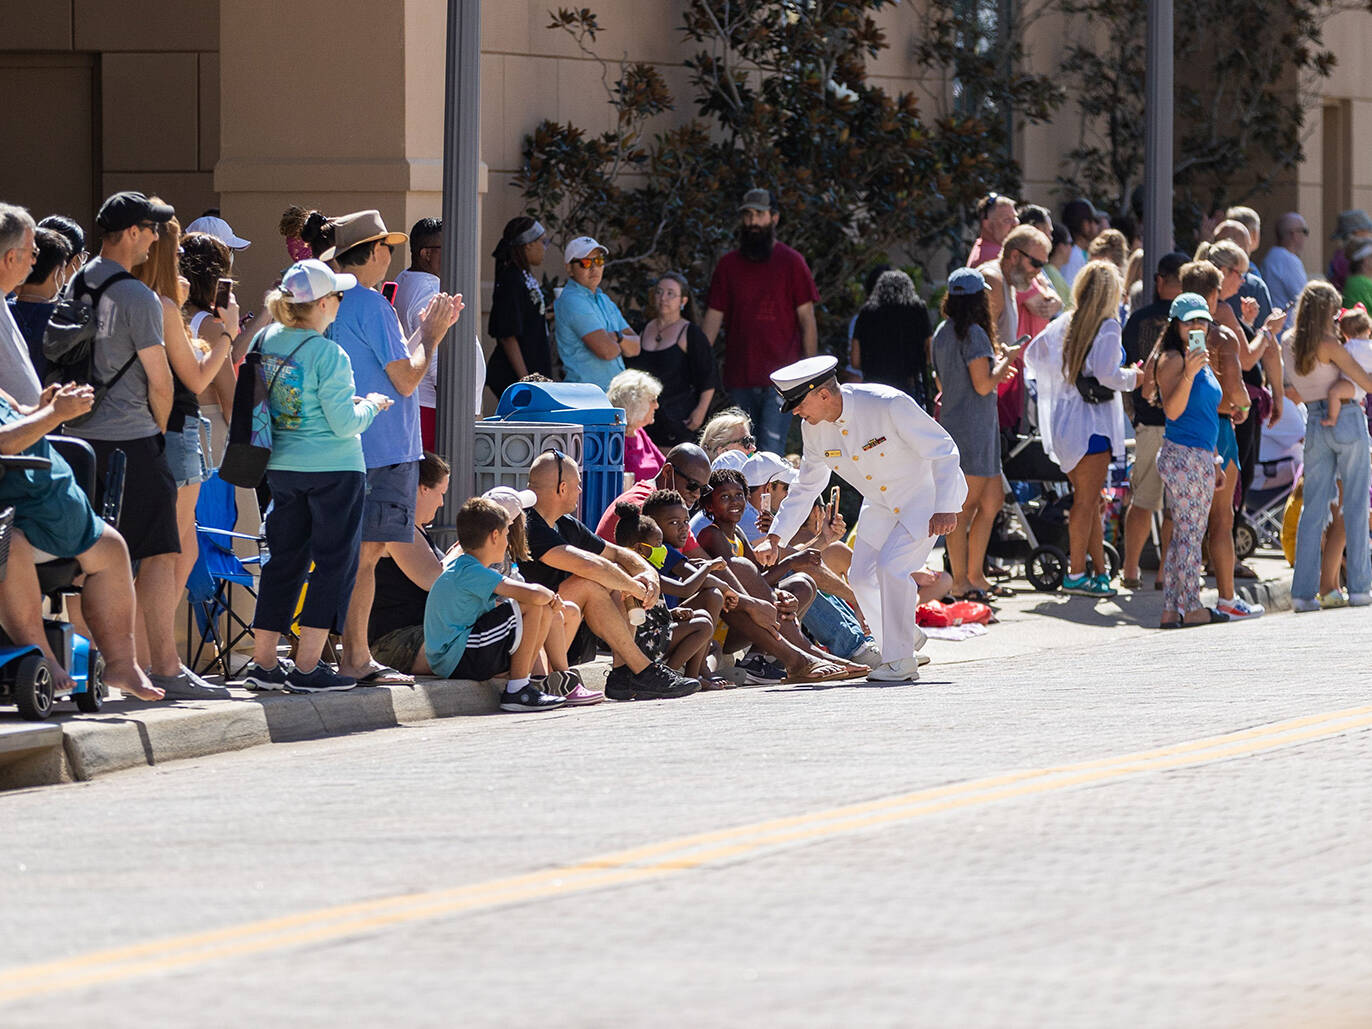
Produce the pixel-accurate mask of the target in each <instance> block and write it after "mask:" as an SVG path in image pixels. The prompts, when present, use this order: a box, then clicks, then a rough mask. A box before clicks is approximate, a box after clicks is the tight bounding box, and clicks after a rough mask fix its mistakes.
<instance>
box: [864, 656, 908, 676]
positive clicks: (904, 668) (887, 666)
mask: <svg viewBox="0 0 1372 1029" xmlns="http://www.w3.org/2000/svg"><path fill="white" fill-rule="evenodd" d="M867 678H868V679H869V680H871V681H872V682H919V662H918V661H916V660H915V659H914V658H913V657H902V658H899V659H897V660H895V661H887V662H885V663H884V664H880V665H877V666H876V667H875V668H873V669H872V670H871V671H870V672H868V673H867Z"/></svg>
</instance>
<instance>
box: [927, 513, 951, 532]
mask: <svg viewBox="0 0 1372 1029" xmlns="http://www.w3.org/2000/svg"><path fill="white" fill-rule="evenodd" d="M957 524H958V516H957V515H956V514H948V513H946V512H945V513H942V514H935V515H931V516H930V517H929V535H930V536H943V535H945V534H946V533H950V532H952V531H953V529H954V528H956V527H957Z"/></svg>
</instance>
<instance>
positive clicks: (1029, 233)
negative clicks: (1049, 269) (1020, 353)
mask: <svg viewBox="0 0 1372 1029" xmlns="http://www.w3.org/2000/svg"><path fill="white" fill-rule="evenodd" d="M1051 247H1052V244H1051V243H1049V241H1048V237H1047V236H1045V235H1044V234H1043V233H1042V232H1040V231H1039V230H1038V229H1036V228H1034V227H1033V226H1032V225H1020V226H1018V227H1017V228H1015V229H1012V230H1011V231H1010V234H1009V235H1008V236H1006V237H1005V243H1004V246H1003V249H1002V250H1001V252H1000V257H998V258H997V259H996V260H994V261H989V262H987V263H986V264H983V265H982V266H981V268H980V271H981V274H982V277H983V278H984V279H985V280H986V288H987V289H988V290H990V295H989V296H988V297H987V298H986V300H987V303H988V304H989V305H990V307H991V321H992V322H994V323H995V326H996V335H997V336H998V337H999V338H1000V341H1001V343H1003V344H1004V345H1005V346H1007V347H1008V346H1012V345H1014V342H1015V340H1016V339H1017V338H1018V337H1019V334H1020V333H1019V313H1018V310H1017V304H1016V296H1015V291H1016V290H1022V289H1029V287H1030V286H1032V285H1033V283H1034V276H1035V275H1037V274H1038V273H1039V272H1041V271H1043V266H1044V265H1046V264H1047V263H1048V251H1049V250H1050V249H1051Z"/></svg>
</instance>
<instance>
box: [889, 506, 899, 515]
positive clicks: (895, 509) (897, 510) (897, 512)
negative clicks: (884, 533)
mask: <svg viewBox="0 0 1372 1029" xmlns="http://www.w3.org/2000/svg"><path fill="white" fill-rule="evenodd" d="M891 510H893V511H894V512H895V513H896V514H900V508H898V507H895V508H892V509H891Z"/></svg>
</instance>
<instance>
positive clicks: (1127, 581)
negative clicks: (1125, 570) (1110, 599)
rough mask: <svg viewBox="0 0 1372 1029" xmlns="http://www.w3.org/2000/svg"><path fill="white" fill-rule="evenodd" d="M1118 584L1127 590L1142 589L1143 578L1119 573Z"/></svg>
mask: <svg viewBox="0 0 1372 1029" xmlns="http://www.w3.org/2000/svg"><path fill="white" fill-rule="evenodd" d="M1120 585H1121V586H1123V587H1124V588H1125V589H1127V590H1141V589H1143V580H1142V579H1135V578H1133V577H1131V576H1128V575H1121V576H1120Z"/></svg>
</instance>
